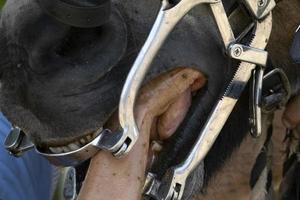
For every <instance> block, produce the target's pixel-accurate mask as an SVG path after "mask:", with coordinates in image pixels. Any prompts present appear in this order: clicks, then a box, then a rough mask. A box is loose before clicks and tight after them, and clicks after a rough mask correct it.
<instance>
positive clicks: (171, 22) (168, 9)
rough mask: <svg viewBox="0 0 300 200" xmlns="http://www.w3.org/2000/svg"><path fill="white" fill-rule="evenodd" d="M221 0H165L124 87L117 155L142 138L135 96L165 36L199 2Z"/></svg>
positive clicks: (115, 146)
mask: <svg viewBox="0 0 300 200" xmlns="http://www.w3.org/2000/svg"><path fill="white" fill-rule="evenodd" d="M218 2H220V0H181V1H179V2H178V3H177V4H175V5H174V4H171V3H170V2H169V1H168V0H163V2H162V6H161V8H160V10H159V13H158V15H157V18H156V20H155V23H154V25H153V27H152V29H151V32H150V34H149V36H148V38H147V40H146V42H145V44H144V46H143V47H142V49H141V51H140V53H139V54H138V56H137V58H136V60H135V62H134V64H133V66H132V68H131V70H130V72H129V75H128V76H127V80H126V82H125V84H124V87H123V91H122V94H121V98H120V104H119V120H120V125H121V127H122V129H123V130H122V137H121V139H120V140H119V141H118V142H117V143H116V144H115V145H114V147H113V148H112V149H111V151H113V152H115V153H114V155H115V156H118V157H119V156H122V155H125V154H127V153H128V152H129V151H130V150H131V148H132V147H133V145H134V144H135V142H136V141H137V139H138V136H139V130H138V128H137V125H136V122H135V118H134V112H133V110H134V104H135V100H136V97H137V93H138V90H139V88H140V87H141V85H142V83H143V80H144V77H145V75H146V73H147V71H148V69H149V67H150V65H151V63H152V61H153V59H154V57H155V56H156V54H157V52H158V50H159V49H160V47H161V46H162V45H163V43H164V41H165V39H166V38H167V37H168V35H169V34H170V33H171V32H172V30H173V28H174V27H175V26H176V24H177V23H178V22H179V21H180V20H181V19H182V18H183V17H184V16H185V15H186V14H187V13H188V12H189V11H190V10H191V9H192V8H194V7H195V6H196V5H199V4H203V3H209V4H214V3H218Z"/></svg>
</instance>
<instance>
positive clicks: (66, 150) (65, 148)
mask: <svg viewBox="0 0 300 200" xmlns="http://www.w3.org/2000/svg"><path fill="white" fill-rule="evenodd" d="M61 148H62V149H63V152H64V153H67V152H69V151H70V149H69V148H68V147H67V146H63V147H61Z"/></svg>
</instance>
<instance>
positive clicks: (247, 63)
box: [120, 0, 275, 200]
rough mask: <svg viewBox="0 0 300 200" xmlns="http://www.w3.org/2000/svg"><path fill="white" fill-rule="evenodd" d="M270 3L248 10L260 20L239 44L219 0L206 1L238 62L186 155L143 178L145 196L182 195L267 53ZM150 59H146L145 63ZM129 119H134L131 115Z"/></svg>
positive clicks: (174, 198)
mask: <svg viewBox="0 0 300 200" xmlns="http://www.w3.org/2000/svg"><path fill="white" fill-rule="evenodd" d="M258 1H259V0H258ZM258 1H255V2H256V3H255V4H252V3H249V2H250V0H249V1H248V0H245V2H246V3H248V4H247V6H248V7H249V6H259V5H260V4H259V2H258ZM274 5H275V2H274V1H273V0H270V1H269V2H267V3H266V4H264V8H265V9H263V11H266V12H267V13H265V14H263V15H261V14H260V15H258V14H259V13H257V12H250V13H253V15H254V17H253V19H260V20H255V27H254V28H253V33H252V34H253V38H252V41H251V42H250V43H249V45H243V44H239V43H237V39H236V38H235V36H234V34H233V31H232V29H231V26H230V23H229V20H228V17H227V15H226V12H225V9H224V6H223V3H222V1H217V2H213V3H212V2H211V3H210V7H211V10H212V12H213V15H214V18H215V20H216V23H217V26H218V29H219V31H220V34H221V37H222V39H223V43H224V46H225V49H226V52H227V55H228V56H229V57H231V58H233V59H236V60H239V61H241V62H240V64H239V66H238V68H237V71H236V73H235V75H234V77H233V79H232V81H231V83H230V84H229V85H228V88H227V90H226V91H225V94H224V95H223V97H222V98H221V99H220V100H219V101H218V102H217V103H216V105H215V107H214V109H213V110H212V112H211V113H210V116H209V118H208V120H207V121H206V123H205V125H204V127H203V129H202V130H201V132H200V134H199V137H198V139H197V140H196V141H195V144H194V145H193V146H192V148H191V150H190V153H189V154H188V155H187V157H186V158H185V159H184V160H183V161H182V162H181V163H180V164H179V165H176V166H173V167H172V168H170V169H169V170H168V171H167V172H166V174H165V175H164V176H163V178H162V179H161V180H158V179H157V178H156V175H155V174H153V173H150V174H148V176H147V181H146V183H145V186H144V195H145V199H147V198H149V197H150V198H152V199H156V200H180V199H182V197H183V194H184V189H185V184H186V180H187V178H188V177H189V175H191V173H192V172H193V171H194V170H195V168H196V167H197V166H198V165H199V164H200V163H201V162H202V161H203V159H204V158H205V156H206V155H207V153H208V151H209V150H210V149H211V147H212V145H213V144H214V142H215V140H216V139H217V137H218V136H219V133H220V131H221V130H222V128H223V126H224V124H225V123H226V121H227V119H228V117H229V115H230V114H231V112H232V110H233V108H234V107H235V105H236V103H237V100H238V99H239V97H240V95H241V93H242V91H243V90H244V88H245V87H246V85H247V83H248V81H249V79H250V78H251V76H252V72H253V70H255V69H256V66H261V67H264V66H265V65H266V63H267V57H268V53H267V52H266V51H265V50H264V49H265V47H266V45H267V42H268V39H269V37H270V34H271V29H272V15H271V13H270V12H271V10H272V9H273V8H274ZM175 7H176V6H175ZM172 9H173V8H171V10H172ZM253 10H258V8H252V11H253ZM260 10H261V8H260ZM263 13H264V12H263ZM262 16H263V17H262ZM158 18H159V17H158ZM152 31H153V30H152ZM156 52H157V51H155V53H156ZM144 53H147V51H145V52H144ZM152 53H153V52H152ZM146 55H147V54H146ZM151 56H152V57H151V59H153V55H151ZM142 61H143V60H142ZM150 61H151V60H150ZM150 61H149V60H148V63H147V64H148V65H149V62H150ZM141 63H142V62H141ZM138 66H140V67H141V68H142V67H144V68H142V69H144V70H145V69H147V68H146V67H145V66H146V65H145V64H144V65H143V63H142V64H140V65H138V64H136V67H138ZM142 69H135V70H133V71H132V72H131V76H132V77H128V80H127V85H126V86H127V87H129V86H131V85H130V83H131V82H129V80H130V78H131V79H134V78H135V77H139V76H138V75H137V74H135V73H134V72H136V71H137V72H139V70H142ZM143 73H145V71H143ZM143 75H144V74H143ZM258 76H259V77H262V73H259V74H258ZM139 78H140V77H139ZM139 84H140V83H139ZM259 85H260V84H258V86H259ZM137 88H138V87H137ZM126 89H127V90H129V91H127V93H123V95H125V94H127V95H128V94H129V97H132V98H131V99H133V100H134V98H135V96H130V95H132V94H134V95H135V94H136V93H130V92H133V91H130V88H124V91H126ZM135 89H136V88H135ZM134 91H135V90H134ZM124 97H126V96H124ZM127 97H128V96H127ZM133 102H134V101H132V102H131V103H133ZM122 103H124V102H121V105H122ZM125 103H126V101H125ZM123 105H126V104H123ZM131 106H133V104H132V105H129V106H128V105H127V107H125V108H131ZM122 111H124V110H122ZM121 114H123V113H121V112H120V115H121ZM131 120H133V121H134V119H133V118H132V119H131ZM123 125H124V124H123Z"/></svg>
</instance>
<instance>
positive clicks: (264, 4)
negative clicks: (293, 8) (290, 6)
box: [243, 0, 276, 19]
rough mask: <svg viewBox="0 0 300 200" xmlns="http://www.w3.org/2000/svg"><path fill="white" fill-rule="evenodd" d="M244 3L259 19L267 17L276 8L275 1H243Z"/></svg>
mask: <svg viewBox="0 0 300 200" xmlns="http://www.w3.org/2000/svg"><path fill="white" fill-rule="evenodd" d="M243 2H244V4H245V6H246V7H247V8H248V9H249V10H250V12H251V13H252V15H253V16H255V17H256V18H257V19H262V18H264V17H266V16H267V15H268V14H269V13H270V12H271V11H272V10H273V8H274V7H275V6H276V2H275V0H243Z"/></svg>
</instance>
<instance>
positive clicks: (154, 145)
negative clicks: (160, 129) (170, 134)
mask: <svg viewBox="0 0 300 200" xmlns="http://www.w3.org/2000/svg"><path fill="white" fill-rule="evenodd" d="M162 148H163V146H162V145H161V144H160V143H159V142H157V141H153V142H152V143H151V150H152V151H154V152H160V151H161V150H162Z"/></svg>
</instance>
